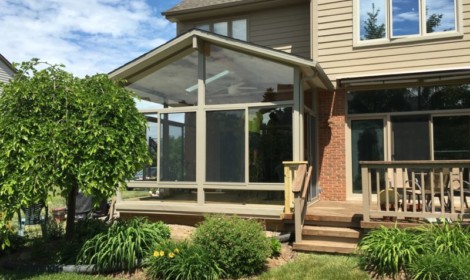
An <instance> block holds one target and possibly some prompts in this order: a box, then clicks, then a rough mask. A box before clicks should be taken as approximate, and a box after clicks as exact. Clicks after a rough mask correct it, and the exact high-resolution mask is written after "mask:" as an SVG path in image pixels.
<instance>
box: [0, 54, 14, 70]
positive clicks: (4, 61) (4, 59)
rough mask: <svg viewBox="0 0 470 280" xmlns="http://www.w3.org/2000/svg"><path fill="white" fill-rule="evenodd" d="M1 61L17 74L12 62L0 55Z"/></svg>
mask: <svg viewBox="0 0 470 280" xmlns="http://www.w3.org/2000/svg"><path fill="white" fill-rule="evenodd" d="M0 60H1V61H2V62H3V63H4V64H5V65H6V66H8V68H10V70H11V71H12V72H15V68H13V65H12V64H11V63H10V61H8V59H6V58H5V57H4V56H3V55H2V54H0Z"/></svg>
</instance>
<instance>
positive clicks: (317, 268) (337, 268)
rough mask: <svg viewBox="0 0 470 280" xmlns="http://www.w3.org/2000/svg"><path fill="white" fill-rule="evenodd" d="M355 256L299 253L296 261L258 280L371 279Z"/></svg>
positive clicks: (269, 272) (273, 270) (266, 273)
mask: <svg viewBox="0 0 470 280" xmlns="http://www.w3.org/2000/svg"><path fill="white" fill-rule="evenodd" d="M357 264H358V258H357V257H355V256H339V255H324V254H299V255H298V256H297V258H296V259H295V261H293V262H291V263H288V264H285V265H283V266H281V267H278V268H275V269H272V270H269V271H267V272H265V273H263V274H262V275H261V276H259V277H258V278H256V279H257V280H290V279H298V280H301V279H308V280H315V279H318V280H328V279H331V280H337V279H348V280H362V279H371V278H370V277H369V275H368V274H367V272H364V271H362V270H361V269H360V268H359V267H358V265H357Z"/></svg>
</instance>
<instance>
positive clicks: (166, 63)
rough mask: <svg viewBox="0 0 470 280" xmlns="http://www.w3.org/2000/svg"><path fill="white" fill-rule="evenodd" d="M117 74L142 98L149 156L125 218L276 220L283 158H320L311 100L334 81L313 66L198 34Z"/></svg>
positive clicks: (124, 197) (125, 203)
mask: <svg viewBox="0 0 470 280" xmlns="http://www.w3.org/2000/svg"><path fill="white" fill-rule="evenodd" d="M110 76H111V77H112V78H113V79H125V80H126V81H127V88H128V89H130V90H132V91H134V92H135V93H136V94H137V95H138V96H140V98H141V99H140V100H139V101H137V106H138V108H139V110H140V111H141V112H142V113H143V114H144V115H145V117H146V119H147V121H148V128H147V132H146V137H147V139H148V147H149V152H150V154H151V156H152V163H151V165H149V166H147V167H146V168H144V169H143V170H142V171H140V172H138V174H136V176H135V178H134V180H132V181H129V182H128V190H127V191H123V192H122V193H121V199H118V202H117V204H116V209H117V211H119V212H120V213H121V214H122V213H124V214H125V213H128V214H137V213H139V214H142V213H146V214H169V213H173V214H182V215H185V214H204V213H230V214H238V215H247V216H255V217H279V216H280V214H281V213H282V211H283V209H284V203H285V198H284V171H283V170H284V166H283V162H285V161H307V162H310V163H312V164H313V163H314V162H315V160H316V149H317V147H316V141H315V134H316V133H315V130H316V110H315V107H316V104H315V102H314V100H315V99H314V96H315V94H316V91H317V90H318V89H327V90H330V89H332V84H331V82H330V81H329V79H328V78H327V76H326V75H325V73H324V72H323V70H322V69H321V67H320V66H319V65H318V64H317V63H316V62H314V61H312V60H308V59H305V58H301V57H297V56H294V55H291V54H288V53H285V52H281V51H277V50H273V49H270V48H265V47H261V46H257V45H254V44H250V43H247V42H243V41H239V40H235V39H231V38H228V37H224V36H219V35H215V34H212V33H209V32H205V31H201V30H192V31H190V32H188V33H185V34H183V35H181V36H179V37H177V38H175V39H173V40H172V41H170V42H168V43H166V44H165V45H162V46H160V47H158V48H156V49H154V50H152V51H150V52H149V53H146V54H144V55H143V56H141V57H139V58H137V59H135V60H133V61H131V62H129V63H128V64H126V65H124V66H122V67H120V68H118V69H116V70H114V71H113V72H112V73H110ZM314 177H315V176H314ZM315 185H316V184H315V180H313V183H312V186H311V188H312V189H311V192H310V193H311V197H310V198H313V197H314V196H315V193H316V191H315Z"/></svg>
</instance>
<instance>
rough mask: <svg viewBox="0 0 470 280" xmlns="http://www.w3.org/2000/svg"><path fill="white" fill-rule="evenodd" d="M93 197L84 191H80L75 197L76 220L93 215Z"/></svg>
mask: <svg viewBox="0 0 470 280" xmlns="http://www.w3.org/2000/svg"><path fill="white" fill-rule="evenodd" d="M92 205H93V199H92V197H91V196H85V194H84V193H82V192H78V193H77V197H76V198H75V220H83V219H86V218H88V216H89V215H91V210H92Z"/></svg>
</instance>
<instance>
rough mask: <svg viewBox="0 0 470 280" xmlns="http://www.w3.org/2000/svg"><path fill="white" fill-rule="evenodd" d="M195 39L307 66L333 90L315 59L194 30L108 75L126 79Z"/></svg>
mask: <svg viewBox="0 0 470 280" xmlns="http://www.w3.org/2000/svg"><path fill="white" fill-rule="evenodd" d="M194 38H197V39H198V40H201V41H205V42H209V43H213V44H216V45H218V46H221V47H226V48H229V49H233V50H236V51H240V52H243V53H246V54H250V55H253V56H256V57H260V58H264V59H268V60H271V61H275V62H279V63H282V64H286V65H290V66H297V67H300V68H302V69H306V68H310V69H311V71H312V72H313V73H314V74H313V75H312V76H313V77H312V78H315V79H314V83H315V85H316V86H318V87H321V88H324V89H330V90H331V89H333V84H332V83H331V81H330V79H329V78H328V76H327V75H326V73H325V72H324V71H323V69H322V68H321V66H320V65H319V64H318V63H317V62H316V61H314V60H309V59H306V58H302V57H299V56H295V55H291V54H288V53H284V52H282V51H277V50H273V49H270V48H268V47H262V46H257V45H254V44H252V43H249V42H244V41H240V40H236V39H232V38H228V37H224V36H219V35H215V34H212V33H209V32H205V31H201V30H197V29H195V30H192V31H189V32H187V33H185V34H183V35H181V36H179V37H177V38H175V39H173V40H171V41H169V42H168V43H166V44H164V45H162V46H160V47H158V48H156V49H154V50H152V51H150V52H148V53H146V54H144V55H142V56H140V57H138V58H136V59H135V60H133V61H131V62H129V63H127V64H125V65H123V66H121V67H120V68H117V69H116V70H114V71H112V72H111V73H109V76H110V77H111V78H116V79H129V78H131V77H132V76H135V75H137V74H138V73H140V72H142V71H145V70H146V69H148V68H150V67H153V66H155V65H156V64H158V63H159V62H160V61H163V60H165V59H167V58H169V57H171V56H172V55H174V54H176V53H178V52H181V51H182V50H184V49H186V48H191V47H192V46H193V39H194ZM307 72H310V71H307Z"/></svg>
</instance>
